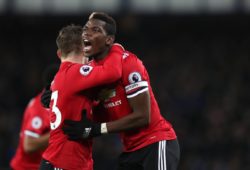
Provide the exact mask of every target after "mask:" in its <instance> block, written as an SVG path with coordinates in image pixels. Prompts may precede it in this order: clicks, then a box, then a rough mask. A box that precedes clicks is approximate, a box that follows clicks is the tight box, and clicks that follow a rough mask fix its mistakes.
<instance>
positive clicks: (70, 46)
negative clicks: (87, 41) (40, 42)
mask: <svg viewBox="0 0 250 170" xmlns="http://www.w3.org/2000/svg"><path fill="white" fill-rule="evenodd" d="M56 44H57V47H58V49H59V50H61V53H62V56H67V54H69V53H71V52H74V53H76V54H80V53H81V52H82V51H83V49H82V48H83V44H82V27H81V26H76V25H68V26H65V27H63V28H62V29H61V30H60V31H59V34H58V36H57V39H56Z"/></svg>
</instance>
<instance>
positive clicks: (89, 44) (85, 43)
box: [83, 40, 92, 52]
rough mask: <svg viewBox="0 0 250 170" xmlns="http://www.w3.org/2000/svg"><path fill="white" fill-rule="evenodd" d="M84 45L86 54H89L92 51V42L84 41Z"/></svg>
mask: <svg viewBox="0 0 250 170" xmlns="http://www.w3.org/2000/svg"><path fill="white" fill-rule="evenodd" d="M83 44H84V48H83V51H84V52H89V51H90V50H91V49H92V45H91V42H90V41H88V40H84V41H83Z"/></svg>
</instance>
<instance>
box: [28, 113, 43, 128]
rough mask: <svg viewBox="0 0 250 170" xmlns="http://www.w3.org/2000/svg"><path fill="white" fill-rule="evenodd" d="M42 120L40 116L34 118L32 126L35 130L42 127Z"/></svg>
mask: <svg viewBox="0 0 250 170" xmlns="http://www.w3.org/2000/svg"><path fill="white" fill-rule="evenodd" d="M42 123H43V121H42V119H41V118H40V117H38V116H36V117H34V118H33V119H32V121H31V126H32V127H33V128H34V129H39V128H40V127H41V126H42Z"/></svg>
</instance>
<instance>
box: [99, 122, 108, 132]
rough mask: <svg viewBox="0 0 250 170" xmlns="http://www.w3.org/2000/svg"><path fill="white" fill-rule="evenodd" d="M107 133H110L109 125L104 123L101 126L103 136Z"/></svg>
mask: <svg viewBox="0 0 250 170" xmlns="http://www.w3.org/2000/svg"><path fill="white" fill-rule="evenodd" d="M107 133H108V128H107V123H102V124H101V134H107Z"/></svg>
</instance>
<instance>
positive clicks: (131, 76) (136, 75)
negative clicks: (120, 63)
mask: <svg viewBox="0 0 250 170" xmlns="http://www.w3.org/2000/svg"><path fill="white" fill-rule="evenodd" d="M128 81H129V82H130V83H131V84H132V83H136V82H139V81H141V74H140V73H138V72H133V73H130V74H129V76H128Z"/></svg>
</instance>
